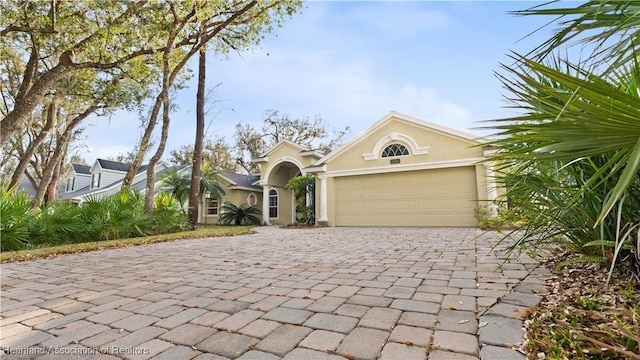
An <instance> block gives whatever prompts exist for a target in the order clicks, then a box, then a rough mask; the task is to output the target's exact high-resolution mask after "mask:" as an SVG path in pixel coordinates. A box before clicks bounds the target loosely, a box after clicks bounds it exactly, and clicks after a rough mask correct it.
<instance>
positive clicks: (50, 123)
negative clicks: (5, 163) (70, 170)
mask: <svg viewBox="0 0 640 360" xmlns="http://www.w3.org/2000/svg"><path fill="white" fill-rule="evenodd" d="M58 101H59V97H58V96H54V98H53V101H51V104H49V107H48V108H47V119H46V120H45V124H44V127H43V128H42V131H40V133H39V134H38V136H36V138H35V139H33V141H31V142H30V143H29V145H28V146H27V150H26V151H25V152H24V154H21V155H20V161H19V162H18V166H16V169H15V171H14V172H13V176H11V182H10V183H9V188H10V189H11V188H13V187H14V186H16V185H18V184H19V183H20V178H21V177H22V175H23V174H24V171H25V170H26V169H27V165H29V161H30V160H31V157H32V156H33V154H34V153H35V152H36V149H37V148H38V146H40V144H42V142H43V141H44V139H46V137H47V135H49V132H50V131H51V129H53V127H54V124H55V123H56V119H57V117H58Z"/></svg>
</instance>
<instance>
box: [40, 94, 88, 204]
mask: <svg viewBox="0 0 640 360" xmlns="http://www.w3.org/2000/svg"><path fill="white" fill-rule="evenodd" d="M96 108H97V107H96V106H91V107H90V108H89V109H87V110H86V111H85V112H83V113H82V114H80V115H78V116H76V117H75V118H73V120H71V121H70V122H69V125H67V127H66V128H65V129H64V131H63V132H62V134H61V135H60V137H59V138H58V141H57V145H56V148H55V150H54V152H53V156H52V157H51V159H50V160H49V163H48V164H47V165H46V166H44V169H43V171H42V176H41V177H40V184H39V185H38V187H37V190H36V194H35V196H34V197H33V201H32V202H31V206H32V207H34V208H36V207H38V206H40V204H42V200H43V199H44V195H45V193H46V191H47V189H48V188H49V184H50V183H51V181H52V179H53V177H54V171H55V169H56V165H59V164H60V163H61V162H62V161H63V159H64V158H65V156H66V153H67V148H68V146H69V141H71V136H72V134H73V130H74V129H75V128H76V126H78V124H80V122H81V121H82V120H84V119H86V118H87V116H89V115H91V114H92V113H93V112H94V111H95V110H96ZM43 165H44V164H43Z"/></svg>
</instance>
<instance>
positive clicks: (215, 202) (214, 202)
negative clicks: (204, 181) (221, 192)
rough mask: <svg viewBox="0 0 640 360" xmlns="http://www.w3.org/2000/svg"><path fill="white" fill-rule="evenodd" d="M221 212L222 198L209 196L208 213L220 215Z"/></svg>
mask: <svg viewBox="0 0 640 360" xmlns="http://www.w3.org/2000/svg"><path fill="white" fill-rule="evenodd" d="M219 213H220V199H218V198H208V199H207V215H209V216H218V214H219Z"/></svg>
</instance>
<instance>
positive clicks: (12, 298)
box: [0, 227, 540, 360]
mask: <svg viewBox="0 0 640 360" xmlns="http://www.w3.org/2000/svg"><path fill="white" fill-rule="evenodd" d="M257 230H258V233H257V234H253V235H244V236H236V237H227V238H210V239H198V240H183V241H174V242H169V243H161V244H153V245H145V246H139V247H129V248H122V249H114V250H105V251H97V252H91V253H83V254H77V255H69V256H61V257H57V258H53V259H43V260H36V261H28V262H22V263H13V264H2V267H1V270H2V274H1V276H2V277H1V281H2V293H1V307H2V308H1V314H0V316H1V318H0V323H1V324H0V325H1V328H0V330H1V333H0V338H1V340H0V342H1V345H2V346H1V347H2V349H3V351H4V354H3V358H11V359H13V358H25V359H32V358H38V359H49V358H58V359H71V358H77V359H87V358H91V359H116V358H126V359H148V358H153V359H191V358H195V359H198V360H204V359H226V358H238V357H239V358H240V359H280V358H284V359H343V360H344V358H352V359H353V358H355V359H377V358H379V359H477V358H479V357H480V354H481V346H482V345H484V344H493V345H501V343H500V339H498V340H497V342H496V340H495V336H494V335H495V334H497V333H500V329H501V327H504V326H507V325H509V324H511V325H509V326H516V340H517V336H521V335H518V331H517V330H518V329H517V326H518V324H519V323H518V320H515V319H516V318H517V311H519V310H520V309H522V306H521V305H526V304H520V303H518V301H515V302H514V303H513V304H514V305H508V306H511V307H506V308H497V310H498V311H495V312H494V314H493V315H495V316H494V317H493V318H495V319H494V320H496V319H497V322H496V321H491V323H490V324H489V326H486V328H487V329H489V328H491V327H492V326H494V329H492V330H491V331H488V332H487V333H486V334H485V336H484V339H483V334H482V329H480V334H479V335H478V333H479V329H478V324H479V323H480V324H481V327H482V325H485V324H486V323H487V322H488V321H483V320H491V319H492V317H491V316H489V315H491V314H490V313H489V314H485V315H484V318H480V316H481V315H482V314H483V312H484V311H485V310H486V309H487V308H488V307H490V306H491V305H493V304H494V303H496V300H497V299H498V298H500V297H503V296H504V295H505V294H506V293H507V292H509V290H510V289H512V288H513V287H514V286H515V285H516V284H518V283H519V282H520V281H521V280H522V279H524V278H525V277H527V276H528V274H529V273H530V272H531V270H533V269H535V268H536V267H537V263H536V262H535V261H533V260H531V259H530V258H528V257H526V256H525V257H520V258H519V259H517V260H511V261H508V262H507V263H506V264H505V266H504V267H502V268H501V269H496V267H497V265H498V264H500V263H501V262H502V261H503V259H502V258H501V257H500V256H499V255H496V252H492V251H490V248H491V246H492V245H493V244H494V243H495V239H497V236H495V235H493V236H492V235H484V236H481V237H480V238H479V239H478V240H477V241H474V238H476V236H477V235H479V234H481V232H480V231H479V230H477V229H469V228H317V229H279V228H277V227H260V228H258V229H257ZM528 284H529V286H528V287H527V289H530V288H531V286H533V287H535V286H536V285H537V286H538V287H539V286H540V284H539V283H536V282H535V281H534V282H529V283H528ZM521 285H522V284H521ZM512 294H513V293H512ZM523 295H526V294H523ZM521 297H522V296H520V298H521ZM525 300H526V299H525ZM500 305H506V304H504V303H501V304H500ZM510 312H511V313H510ZM514 313H516V315H515V316H513V314H514ZM509 321H511V322H513V321H515V322H516V323H515V325H513V324H512V323H509ZM505 324H507V325H505ZM503 330H504V329H503ZM511 332H512V331H511V330H509V329H508V326H507V333H506V334H503V335H499V336H502V337H505V336H506V337H509V336H510V333H511ZM507 340H508V339H507ZM507 340H505V341H507ZM516 342H517V341H516ZM505 343H506V342H505ZM502 345H504V344H502ZM482 353H483V355H482V357H483V358H489V357H490V356H494V357H495V356H509V357H512V358H518V357H519V356H521V355H519V354H518V353H516V352H515V351H513V350H508V349H506V348H504V347H500V346H486V347H482ZM485 354H487V355H486V356H485ZM489 354H494V355H489ZM495 354H501V355H495Z"/></svg>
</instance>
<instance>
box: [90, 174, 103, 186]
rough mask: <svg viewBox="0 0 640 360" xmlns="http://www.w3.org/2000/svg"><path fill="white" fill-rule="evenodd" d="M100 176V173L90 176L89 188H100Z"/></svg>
mask: <svg viewBox="0 0 640 360" xmlns="http://www.w3.org/2000/svg"><path fill="white" fill-rule="evenodd" d="M100 175H102V174H101V173H97V174H93V175H91V187H92V188H97V187H100Z"/></svg>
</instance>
